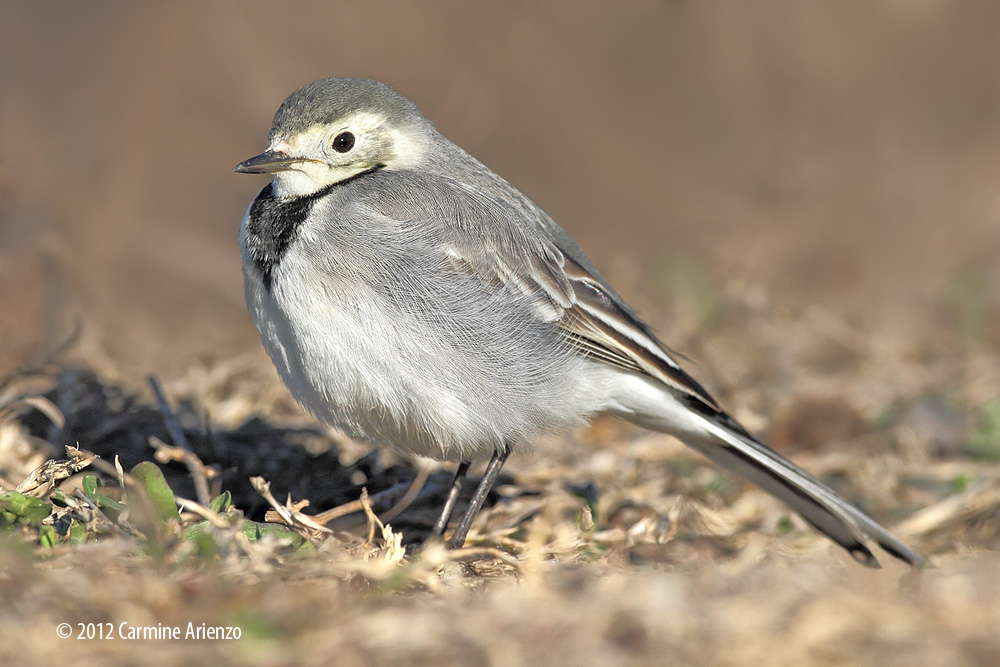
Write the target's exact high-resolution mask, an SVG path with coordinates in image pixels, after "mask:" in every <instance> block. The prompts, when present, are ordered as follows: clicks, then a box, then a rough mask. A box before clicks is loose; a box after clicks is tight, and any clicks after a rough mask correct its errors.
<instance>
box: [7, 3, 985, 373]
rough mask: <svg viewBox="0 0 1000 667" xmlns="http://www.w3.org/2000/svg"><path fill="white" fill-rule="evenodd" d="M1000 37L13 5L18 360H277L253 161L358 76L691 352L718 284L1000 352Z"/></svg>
mask: <svg viewBox="0 0 1000 667" xmlns="http://www.w3.org/2000/svg"><path fill="white" fill-rule="evenodd" d="M998 34H1000V4H997V3H995V2H988V1H983V2H961V3H959V2H944V1H934V0H919V1H917V0H913V1H910V0H897V1H892V2H879V3H871V2H857V3H853V2H848V3H842V2H826V3H799V2H795V1H792V0H787V1H778V0H767V1H759V2H753V3H701V2H692V1H684V0H676V1H661V2H654V1H644V2H615V3H604V4H603V5H597V4H596V3H579V2H571V1H564V2H551V3H529V2H514V3H490V4H482V5H476V6H475V7H472V6H470V5H469V4H468V3H464V2H450V3H443V2H442V3H388V2H366V3H332V2H283V3H275V2H249V1H246V0H240V1H239V2H235V1H232V2H221V1H220V2H194V1H191V2H169V3H135V2H124V1H122V2H87V3H70V2H65V3H27V2H26V3H7V4H6V6H5V7H4V11H3V19H2V21H0V91H2V92H0V120H2V122H0V312H2V313H3V315H2V318H0V350H2V358H0V368H2V369H3V370H6V369H9V368H11V367H13V366H16V365H18V364H22V363H26V362H30V361H32V360H35V359H37V358H38V357H40V356H41V354H42V353H43V352H44V350H46V349H48V348H51V347H52V346H54V345H55V344H56V343H58V341H60V340H62V339H63V338H65V336H66V335H67V334H68V332H69V331H70V330H71V328H72V324H71V323H72V320H73V317H74V316H80V317H82V319H83V322H84V331H83V336H82V340H81V342H80V343H79V344H78V345H77V346H76V348H75V349H74V351H73V356H74V357H75V358H76V359H77V360H80V361H83V362H84V363H86V364H88V365H90V366H92V367H95V368H96V369H98V370H99V371H100V372H102V373H105V374H109V375H111V376H115V377H120V378H121V379H123V380H124V381H126V382H135V381H136V380H137V379H138V380H139V381H141V378H142V377H144V376H145V375H146V374H147V373H157V374H159V375H161V376H163V377H167V378H169V377H171V376H174V375H177V374H180V373H183V372H184V369H185V368H186V367H188V366H189V365H190V364H192V363H212V362H213V360H223V359H228V358H232V357H234V356H237V355H251V356H252V357H253V358H259V362H260V364H261V366H262V367H263V368H268V367H269V364H268V362H267V361H266V359H265V357H264V355H263V353H262V352H261V351H260V350H259V343H258V342H257V339H256V334H255V332H254V330H253V327H252V324H251V323H250V320H249V318H248V317H247V315H246V314H245V312H244V307H243V303H242V282H241V274H240V267H239V252H238V247H237V239H236V237H237V228H238V224H239V220H240V217H241V215H242V213H243V211H244V209H245V207H246V206H247V205H248V203H249V202H250V200H251V199H252V197H253V196H254V195H255V194H256V192H257V191H258V190H259V189H260V188H261V187H262V185H263V184H264V181H263V179H262V178H251V177H246V176H238V175H235V174H233V173H232V167H233V165H235V164H236V163H237V162H239V161H241V160H243V159H245V158H247V157H249V156H251V155H254V154H256V153H258V152H260V151H261V150H262V149H263V148H264V146H265V140H266V136H267V132H268V128H269V124H270V119H271V115H272V114H273V112H274V110H275V109H276V108H277V106H278V105H279V103H280V102H281V101H282V99H283V98H284V97H285V96H286V95H287V94H288V93H290V92H291V91H292V90H294V89H295V88H297V87H298V86H300V85H302V84H305V83H307V82H309V81H311V80H314V79H317V78H322V77H326V76H332V75H355V76H367V77H372V78H378V79H382V80H385V81H387V82H389V83H391V84H392V85H394V86H395V87H396V88H397V89H398V90H400V91H401V92H402V93H403V94H405V95H407V96H409V97H411V98H412V99H413V100H414V101H416V103H417V104H418V106H419V107H420V108H421V110H422V111H423V112H424V113H425V115H427V116H428V117H429V118H431V119H432V120H433V121H434V122H435V123H436V125H437V127H438V128H439V129H440V130H441V131H442V132H443V133H444V134H445V135H446V136H448V137H450V138H451V139H452V140H454V141H455V142H456V143H458V144H459V145H461V146H463V147H464V148H466V149H467V150H468V151H470V152H471V153H472V154H474V155H475V156H477V157H478V158H480V159H481V160H483V161H484V162H485V163H486V164H487V165H489V166H491V167H492V168H493V169H494V170H496V171H497V172H499V173H500V174H502V175H504V176H505V177H506V178H508V179H509V180H510V181H512V182H513V183H514V184H515V185H517V186H519V187H520V188H521V189H523V190H524V191H525V192H527V193H528V194H529V195H530V196H531V197H533V198H534V199H535V200H536V201H538V202H539V203H540V204H541V205H542V206H543V207H544V208H545V209H546V210H547V211H548V212H549V213H550V214H551V215H552V216H553V217H554V218H555V219H556V220H557V221H558V222H559V223H560V224H561V225H562V226H564V227H565V228H566V229H567V230H569V232H570V233H571V234H573V235H574V236H575V237H576V238H577V240H578V241H579V242H580V243H581V245H582V246H583V247H584V248H585V249H586V250H588V252H590V254H591V255H592V256H593V258H594V259H595V261H596V263H597V265H598V266H599V267H600V268H601V269H602V271H603V272H604V273H605V274H606V276H607V277H609V279H611V281H612V282H613V283H614V284H615V285H616V286H617V287H618V289H619V290H620V291H622V292H623V294H624V295H625V296H626V298H629V299H632V300H635V301H637V302H638V305H639V307H640V308H641V309H642V310H643V311H644V313H645V314H646V315H647V317H648V319H649V320H650V321H651V323H652V324H654V325H655V326H657V327H658V328H659V329H660V330H661V331H663V332H664V334H665V337H666V338H667V339H668V340H673V342H675V343H678V344H677V347H679V348H680V349H681V351H689V352H690V349H689V348H690V347H691V345H692V343H691V342H690V338H689V336H688V334H690V333H691V332H690V331H686V332H685V331H682V330H676V331H675V329H676V328H677V327H676V326H675V325H676V322H677V317H678V316H677V312H678V309H680V310H683V309H684V308H686V307H688V306H685V303H686V302H685V299H687V300H688V301H690V300H694V301H696V302H697V300H698V299H699V298H701V297H699V296H698V294H700V292H699V290H702V291H707V293H708V294H709V295H711V294H715V293H737V294H738V295H741V296H740V298H741V299H743V300H744V301H746V302H748V303H752V304H756V307H758V308H763V309H766V310H767V311H768V312H774V313H775V317H777V316H778V315H780V314H782V313H783V314H784V316H786V317H789V318H791V319H793V320H794V319H795V318H798V317H804V316H805V315H803V313H808V312H814V311H815V309H816V308H819V309H821V310H822V311H823V312H824V313H828V314H830V315H831V316H832V317H833V319H834V320H835V321H837V322H841V323H846V325H849V326H851V327H855V328H857V330H859V331H861V332H862V333H863V334H864V335H866V336H872V337H874V338H878V337H896V338H898V339H902V340H905V339H907V337H910V338H912V339H914V340H917V339H919V341H920V343H919V345H917V347H918V348H920V350H923V352H921V353H924V352H926V351H927V350H933V349H934V348H935V347H936V346H938V345H943V346H944V348H945V349H941V350H939V353H940V354H942V355H947V354H948V350H947V349H946V348H947V347H948V346H950V345H961V346H968V345H971V346H974V347H975V346H978V347H979V348H980V349H989V350H993V351H995V350H996V348H997V347H998V345H1000V333H998V330H1000V326H998V321H1000V316H998V312H1000V284H998V281H1000V278H998V274H1000V271H998V267H1000V186H998V184H1000V39H997V35H998ZM677 276H680V278H678V277H677ZM678 285H681V287H680V288H677V286H678ZM675 288H677V289H675ZM678 291H680V293H681V294H680V295H679V294H678ZM685 295H687V296H685ZM692 295H693V296H692ZM706 298H708V299H711V298H712V297H711V296H709V297H706ZM696 305H697V304H696ZM956 332H958V333H957V334H956ZM671 334H674V335H675V336H680V340H679V341H678V340H677V338H676V337H675V338H673V339H672V338H671ZM686 336H687V337H686ZM920 350H918V352H919V351H920ZM706 354H708V353H706V352H705V351H699V352H698V356H699V357H701V358H702V360H703V363H706V364H708V365H709V367H712V365H713V363H714V362H713V359H712V358H711V355H710V354H709V355H708V356H709V358H708V359H705V356H706ZM692 356H694V355H692ZM722 375H725V371H723V372H722Z"/></svg>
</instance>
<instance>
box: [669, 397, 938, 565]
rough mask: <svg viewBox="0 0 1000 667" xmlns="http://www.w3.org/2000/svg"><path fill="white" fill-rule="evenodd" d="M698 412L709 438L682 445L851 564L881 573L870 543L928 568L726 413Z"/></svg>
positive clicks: (914, 555) (862, 513) (921, 559)
mask: <svg viewBox="0 0 1000 667" xmlns="http://www.w3.org/2000/svg"><path fill="white" fill-rule="evenodd" d="M700 407H703V408H704V407H707V406H700ZM699 412H700V414H698V417H700V418H701V420H702V421H703V425H704V428H705V431H707V436H708V437H705V438H704V441H699V439H698V438H691V437H690V434H686V436H685V437H684V441H685V444H687V445H689V446H691V447H693V448H694V449H696V450H698V451H699V452H701V453H702V454H704V455H705V456H706V457H707V458H709V459H711V460H712V461H714V462H715V463H717V464H718V465H720V466H722V467H723V468H725V469H726V470H729V471H730V472H732V473H734V474H736V475H739V476H741V477H744V478H745V479H747V480H749V481H751V482H753V483H754V484H756V485H757V486H759V487H760V488H762V489H763V490H765V491H767V492H768V493H770V494H772V495H774V496H775V497H777V498H779V499H780V500H783V501H784V502H786V503H788V505H790V506H791V507H792V508H793V509H794V510H795V511H797V512H798V513H799V514H801V515H802V517H803V518H804V519H805V520H806V521H808V522H809V523H811V524H812V525H813V526H815V527H816V528H817V529H818V530H819V531H821V532H822V533H824V534H826V535H827V536H829V538H830V539H831V540H833V541H834V542H836V543H837V544H839V545H840V546H842V547H844V548H845V549H847V551H848V552H850V554H851V556H853V557H854V559H855V560H857V561H858V562H860V563H862V564H863V565H866V566H868V567H874V568H877V567H880V565H879V562H878V560H877V559H876V558H875V555H874V554H873V553H872V552H871V549H869V547H868V545H869V544H870V543H871V542H875V543H876V544H878V545H879V546H880V547H882V548H883V549H884V550H885V551H886V552H888V553H890V554H892V555H893V556H895V557H896V558H899V559H900V560H903V561H905V562H907V563H909V564H910V565H912V566H914V567H924V566H926V565H927V562H926V561H925V560H924V559H923V558H922V557H921V556H920V555H919V554H917V553H916V552H914V551H913V550H912V549H910V548H909V547H907V546H906V545H905V544H903V543H902V542H901V541H899V540H898V539H897V538H895V537H893V536H892V535H891V534H890V533H889V531H887V530H886V529H885V528H883V527H882V526H880V525H879V524H878V523H876V522H875V520H874V519H872V518H871V517H869V516H868V515H867V514H865V513H864V512H862V511H861V510H859V509H858V508H857V507H855V506H854V505H852V504H851V503H850V502H848V501H847V500H846V499H845V498H843V497H842V496H840V495H839V494H837V493H836V492H835V491H833V489H831V488H829V487H828V486H826V485H825V484H823V483H822V482H820V481H819V480H818V479H816V478H815V477H813V476H812V475H810V474H809V473H807V472H806V471H804V470H802V469H801V468H799V467H798V466H797V465H795V464H794V463H792V462H791V461H789V460H788V459H786V458H785V457H783V456H781V455H780V454H778V453H777V452H775V451H773V450H772V449H770V448H769V447H767V446H765V445H763V444H761V443H760V442H757V441H756V440H754V439H753V437H751V436H750V434H748V433H747V432H746V431H745V430H744V429H743V428H742V427H741V426H740V425H739V424H737V423H736V422H735V421H734V420H733V419H732V418H730V417H729V416H728V415H727V414H726V413H724V412H715V413H714V414H707V413H706V412H704V411H699ZM712 436H714V437H712Z"/></svg>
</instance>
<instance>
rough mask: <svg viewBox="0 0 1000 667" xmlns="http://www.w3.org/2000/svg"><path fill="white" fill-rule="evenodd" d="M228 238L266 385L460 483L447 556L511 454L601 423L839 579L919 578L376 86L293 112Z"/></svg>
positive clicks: (573, 248) (447, 511) (523, 210)
mask: <svg viewBox="0 0 1000 667" xmlns="http://www.w3.org/2000/svg"><path fill="white" fill-rule="evenodd" d="M234 170H235V171H236V172H237V173H241V174H266V175H270V176H271V181H270V182H269V183H268V184H267V185H265V186H264V188H263V189H262V190H261V191H260V193H259V194H258V195H257V197H256V198H255V199H254V200H253V202H252V203H251V204H250V206H249V208H248V209H247V211H246V213H245V215H244V217H243V219H242V222H241V224H240V245H241V249H242V267H243V276H244V287H245V297H246V303H247V308H248V310H249V312H250V314H251V317H252V319H253V321H254V323H255V325H256V328H257V331H258V333H259V334H260V338H261V341H262V343H263V346H264V348H265V350H266V351H267V353H268V355H269V356H270V358H271V360H272V361H273V363H274V365H275V367H276V368H277V371H278V374H279V375H280V377H281V379H282V380H283V381H284V383H285V384H286V385H287V387H288V389H289V390H290V391H291V393H292V394H293V396H294V397H295V398H296V399H297V401H298V402H299V403H300V404H301V405H302V406H303V407H304V408H306V409H307V410H308V411H310V412H312V413H313V414H314V415H315V416H316V417H317V418H318V419H319V420H321V421H322V422H324V423H326V424H328V425H330V426H333V427H336V428H338V429H340V430H341V431H342V432H346V433H347V434H348V435H350V436H351V437H353V438H356V439H360V440H363V441H367V442H371V443H374V444H376V445H382V446H388V447H390V448H393V449H395V450H398V451H401V452H404V453H408V454H411V455H417V456H423V457H430V458H433V459H437V460H440V461H448V462H454V463H457V468H456V471H455V475H454V478H453V480H452V483H451V486H450V488H449V492H448V495H447V497H446V500H445V502H444V506H443V508H442V511H441V514H440V516H439V518H438V520H437V522H436V523H435V524H434V526H433V529H432V533H433V534H434V535H438V536H441V537H442V539H443V536H444V533H445V532H446V531H447V527H448V525H449V523H450V520H451V517H452V514H453V513H454V510H455V507H456V504H457V501H458V499H459V497H460V496H461V494H462V490H463V487H464V485H465V481H466V475H467V473H468V470H469V467H470V465H471V464H472V463H474V462H476V461H481V460H486V459H487V458H488V463H487V465H486V470H485V473H484V474H483V477H482V478H481V480H480V481H479V483H478V485H477V487H476V489H475V491H474V493H473V495H472V497H471V500H470V501H469V503H468V505H467V507H466V509H465V512H464V513H463V514H462V516H461V517H460V519H459V520H458V522H457V524H456V526H455V528H454V529H453V532H452V534H451V537H450V538H449V539H448V540H447V544H448V546H449V547H451V548H459V547H461V546H463V545H464V543H465V540H466V537H467V535H468V532H469V529H470V527H471V526H472V523H473V520H474V519H475V517H476V515H477V513H478V512H479V510H480V509H481V507H482V505H483V503H484V502H485V500H486V498H487V496H488V494H489V492H490V490H491V489H492V487H493V486H494V484H495V483H496V480H497V477H498V475H499V473H500V470H501V468H502V467H503V465H504V463H505V461H506V460H507V457H508V456H509V454H510V453H511V452H512V451H514V450H516V449H519V448H523V447H526V446H528V445H529V444H530V443H532V442H533V441H534V440H536V439H538V438H539V437H540V436H543V435H545V434H550V433H554V432H565V431H566V430H567V429H572V428H575V427H580V426H583V425H585V424H586V423H587V422H588V420H590V419H591V418H593V417H595V416H597V415H601V414H610V415H614V416H616V417H620V418H623V419H625V420H627V421H629V422H632V423H634V424H637V425H639V426H641V427H644V428H646V429H650V430H653V431H657V432H662V433H667V434H670V435H672V436H675V437H676V438H678V439H679V440H680V441H682V442H683V443H685V444H687V445H688V446H689V447H692V448H693V449H695V450H696V451H698V452H700V453H701V454H702V455H704V456H705V457H707V458H708V459H709V460H711V461H713V462H714V463H716V464H718V465H719V466H721V467H722V468H724V469H726V470H728V471H730V472H732V473H734V474H736V475H738V476H741V477H743V478H745V479H746V480H748V481H750V482H752V483H754V484H756V485H757V486H758V487H760V488H761V489H763V490H764V491H766V492H768V493H770V494H772V495H773V496H775V497H777V498H778V499H780V500H782V501H784V502H785V503H786V504H787V505H789V506H790V507H791V508H792V509H793V510H795V511H796V512H798V513H799V514H800V515H801V516H802V517H803V518H804V519H805V520H806V521H807V522H808V523H809V524H811V525H812V526H813V527H815V528H816V529H817V530H818V531H819V532H821V533H823V534H825V535H826V536H828V537H829V538H830V539H831V540H832V541H833V542H835V543H836V544H838V545H840V546H841V547H843V548H844V549H846V550H847V552H849V553H850V554H851V556H852V557H853V558H854V559H855V560H856V561H858V562H860V563H861V564H863V565H866V566H869V567H880V564H879V562H878V559H877V558H876V556H875V554H874V552H873V551H872V547H873V545H878V546H879V547H881V549H883V550H884V551H885V552H887V553H888V554H890V555H891V556H894V557H896V558H898V559H900V560H901V561H904V562H906V563H908V564H910V565H911V566H914V567H923V566H924V565H925V564H926V561H925V560H924V559H923V557H921V556H920V555H919V554H918V553H917V552H915V551H914V550H912V549H910V548H909V547H908V546H906V545H905V544H904V543H903V542H901V541H900V540H899V539H897V538H896V537H894V536H893V535H891V534H890V533H889V531H888V530H886V529H885V528H884V527H882V526H881V525H879V524H878V523H877V522H876V521H875V520H874V519H872V518H871V517H869V516H868V515H866V514H865V513H864V512H862V511H861V510H860V509H858V508H857V507H855V506H854V505H852V504H851V503H850V502H849V501H848V500H846V499H845V498H843V497H842V496H841V495H839V494H837V493H836V492H835V491H833V490H832V489H830V488H829V487H827V486H826V485H824V484H823V483H822V482H820V481H819V480H818V479H817V478H815V477H813V476H812V475H810V474H809V473H807V472H806V471H804V470H803V469H801V468H800V467H798V466H797V465H795V464H794V463H793V462H791V461H790V460H789V459H787V458H785V457H784V456H782V455H780V454H778V453H777V452H775V451H773V450H772V449H770V448H769V447H767V446H766V445H764V444H763V443H762V442H761V441H760V440H758V439H756V438H755V437H754V436H752V435H751V434H750V433H749V432H748V431H747V430H746V429H745V428H743V426H741V425H740V424H739V423H738V422H737V421H736V420H735V419H734V418H733V417H732V416H730V415H729V414H728V413H727V412H725V411H724V410H723V408H722V407H721V406H720V405H719V403H718V402H717V401H716V399H715V398H713V396H712V395H711V394H710V393H709V392H708V391H707V390H706V389H705V388H704V387H703V386H702V385H701V384H699V383H698V381H697V380H695V379H694V378H693V377H692V376H691V375H690V374H689V373H688V372H687V371H685V370H684V369H683V368H682V366H681V363H680V362H679V361H678V359H679V358H681V356H680V355H679V354H678V353H676V352H674V351H672V350H671V349H670V348H669V347H667V346H666V345H665V344H664V343H662V342H661V341H660V340H659V339H658V338H657V336H656V334H655V333H654V332H653V330H652V329H651V328H650V327H649V326H648V325H647V324H646V323H645V322H644V321H643V320H642V319H641V318H640V316H639V314H638V313H637V311H636V310H635V309H634V308H632V307H631V306H630V305H629V304H627V303H626V302H625V300H624V299H623V298H622V297H621V296H620V295H619V294H618V293H617V292H616V291H615V290H614V289H613V288H612V287H611V286H610V285H609V284H608V282H607V281H606V280H605V279H604V278H603V277H602V276H601V274H600V273H599V272H598V270H597V267H595V265H594V263H593V262H592V261H591V260H590V258H589V257H588V256H587V255H586V254H585V253H584V251H583V250H581V248H580V247H579V246H578V245H577V244H576V242H574V241H573V239H572V238H570V236H569V235H568V234H567V233H566V232H565V231H564V230H563V229H562V228H561V227H560V226H558V225H557V224H556V223H555V222H554V221H553V220H552V218H550V217H549V216H548V215H547V214H546V213H545V212H544V211H543V210H542V209H541V208H540V207H539V206H538V205H537V204H536V203H535V202H534V201H532V200H531V199H529V198H528V197H527V196H526V195H524V194H522V193H521V191H520V190H518V189H517V188H515V187H514V186H513V185H511V184H510V183H508V182H507V181H506V180H504V179H503V178H501V177H500V176H499V175H497V174H496V173H494V172H493V171H491V170H490V169H489V168H488V167H486V166H485V165H484V164H482V163H481V162H479V161H478V160H477V159H475V158H474V157H472V156H471V155H470V154H468V153H467V152H465V151H464V150H463V149H462V148H460V147H459V146H457V145H456V144H454V143H452V142H451V141H449V140H448V139H447V138H445V137H444V136H443V135H442V134H441V133H439V132H438V131H437V130H436V129H435V127H434V125H433V124H432V123H431V121H430V120H428V119H427V118H425V117H424V116H423V115H422V114H421V113H420V111H419V110H418V109H417V107H416V105H415V104H414V103H413V102H412V101H410V100H409V99H408V98H406V97H404V96H403V95H401V94H399V93H398V92H396V91H395V90H394V89H393V88H392V87H391V86H389V85H387V84H385V83H382V82H379V81H375V80H370V79H362V78H347V77H334V78H328V79H322V80H319V81H314V82H312V83H309V84H307V85H305V86H303V87H301V88H299V89H298V90H296V91H295V92H293V93H292V94H291V95H290V96H289V97H288V98H287V99H285V100H284V102H282V103H281V105H280V107H279V108H278V110H277V112H276V113H275V115H274V119H273V123H272V126H271V130H270V134H269V136H268V145H267V149H266V150H265V151H264V152H263V153H261V154H259V155H256V156H254V157H251V158H250V159H248V160H245V161H243V162H240V163H239V164H238V165H236V167H235V168H234Z"/></svg>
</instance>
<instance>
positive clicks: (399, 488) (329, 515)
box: [313, 484, 412, 525]
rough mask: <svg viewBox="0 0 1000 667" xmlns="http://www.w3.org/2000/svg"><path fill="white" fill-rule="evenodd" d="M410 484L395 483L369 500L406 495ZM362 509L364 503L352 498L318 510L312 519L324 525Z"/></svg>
mask: <svg viewBox="0 0 1000 667" xmlns="http://www.w3.org/2000/svg"><path fill="white" fill-rule="evenodd" d="M411 486H412V484H397V485H396V486H393V487H391V488H388V489H386V490H385V491H379V492H378V493H376V494H375V495H373V496H371V497H370V498H369V500H371V502H372V503H373V504H375V503H380V502H382V501H389V500H392V499H395V498H396V497H397V496H403V495H406V492H407V491H408V490H409V489H410V487H411ZM363 509H364V505H363V504H362V502H361V500H354V501H351V502H349V503H344V504H343V505H338V506H337V507H334V508H332V509H328V510H327V511H325V512H320V513H319V514H317V515H315V516H314V517H313V519H314V520H315V521H316V522H317V523H320V524H323V525H326V524H328V523H330V522H331V521H333V520H334V519H339V518H340V517H342V516H346V515H348V514H353V513H354V512H360V511H361V510H363Z"/></svg>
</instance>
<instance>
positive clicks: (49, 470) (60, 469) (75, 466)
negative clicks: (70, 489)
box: [16, 445, 98, 495]
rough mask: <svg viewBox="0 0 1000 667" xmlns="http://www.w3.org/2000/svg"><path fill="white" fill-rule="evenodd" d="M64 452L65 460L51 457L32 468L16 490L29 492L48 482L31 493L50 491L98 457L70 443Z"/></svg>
mask: <svg viewBox="0 0 1000 667" xmlns="http://www.w3.org/2000/svg"><path fill="white" fill-rule="evenodd" d="M66 454H67V455H68V456H69V459H67V460H62V461H53V460H52V459H49V460H48V461H46V462H45V463H43V464H42V465H40V466H38V467H37V468H35V469H34V470H32V471H31V474H30V475H28V476H27V477H26V478H24V481H22V482H21V483H20V484H18V485H17V489H16V490H17V492H18V493H30V492H32V491H34V490H35V489H37V488H39V487H41V486H44V485H46V484H48V487H47V488H46V489H45V491H44V492H43V493H38V494H32V495H45V493H47V492H48V491H50V490H51V489H52V488H53V487H54V486H55V485H56V484H57V483H58V482H61V481H62V480H64V479H66V478H68V477H72V476H73V475H75V474H76V473H78V472H80V471H81V470H83V469H84V468H86V467H87V466H89V465H90V464H91V463H93V462H94V461H95V460H96V459H97V458H98V457H97V454H93V453H91V452H82V451H80V450H79V449H77V448H76V447H73V446H72V445H66Z"/></svg>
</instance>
